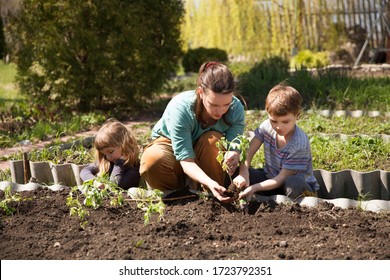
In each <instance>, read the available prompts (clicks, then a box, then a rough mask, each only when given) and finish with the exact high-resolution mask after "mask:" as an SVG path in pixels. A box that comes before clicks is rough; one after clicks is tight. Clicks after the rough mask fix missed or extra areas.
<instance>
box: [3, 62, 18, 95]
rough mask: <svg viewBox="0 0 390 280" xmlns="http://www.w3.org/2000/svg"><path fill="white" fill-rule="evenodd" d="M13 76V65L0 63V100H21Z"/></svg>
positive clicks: (14, 70)
mask: <svg viewBox="0 0 390 280" xmlns="http://www.w3.org/2000/svg"><path fill="white" fill-rule="evenodd" d="M15 75H16V65H15V64H4V63H3V62H1V61H0V100H3V101H4V100H6V101H11V100H16V99H21V98H22V96H21V95H20V94H19V90H18V87H17V84H16V83H15Z"/></svg>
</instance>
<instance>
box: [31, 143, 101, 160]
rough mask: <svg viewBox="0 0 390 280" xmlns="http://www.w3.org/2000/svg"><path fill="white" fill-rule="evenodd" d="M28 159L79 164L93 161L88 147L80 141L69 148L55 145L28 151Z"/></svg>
mask: <svg viewBox="0 0 390 280" xmlns="http://www.w3.org/2000/svg"><path fill="white" fill-rule="evenodd" d="M29 160H31V161H51V162H53V163H54V164H60V163H74V164H80V165H81V164H88V163H91V162H93V160H94V158H93V153H92V150H91V149H90V147H84V146H83V145H82V143H78V144H77V143H75V144H72V146H71V147H70V148H69V149H62V148H61V146H59V145H57V146H52V147H50V148H47V149H46V148H45V149H40V150H32V151H30V152H29Z"/></svg>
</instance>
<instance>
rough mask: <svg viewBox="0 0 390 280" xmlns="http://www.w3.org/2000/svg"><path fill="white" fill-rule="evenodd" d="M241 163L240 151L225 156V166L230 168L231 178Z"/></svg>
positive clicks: (230, 152)
mask: <svg viewBox="0 0 390 280" xmlns="http://www.w3.org/2000/svg"><path fill="white" fill-rule="evenodd" d="M239 161H240V153H239V152H238V151H229V152H227V153H226V154H225V160H224V164H226V165H227V167H228V173H229V175H230V176H232V175H233V174H234V172H235V171H236V169H237V167H238V165H239Z"/></svg>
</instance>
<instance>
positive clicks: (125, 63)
mask: <svg viewBox="0 0 390 280" xmlns="http://www.w3.org/2000/svg"><path fill="white" fill-rule="evenodd" d="M183 12H184V10H183V5H182V2H181V1H178V0H167V1H151V0H149V1H144V0H134V1H121V0H101V1H78V0H24V1H23V2H22V4H21V8H20V11H19V14H18V15H17V16H15V17H14V18H12V19H11V22H10V24H9V25H8V26H9V34H10V37H11V41H12V45H13V46H16V47H15V50H16V51H15V60H16V61H15V62H16V64H17V66H18V77H17V78H18V82H19V86H20V89H21V92H22V93H23V94H25V95H26V96H28V97H29V98H30V99H31V101H33V102H34V103H35V104H37V103H38V104H44V105H45V108H46V110H48V108H50V107H51V108H52V110H55V109H56V108H61V110H64V109H66V108H69V109H72V108H78V109H80V110H82V111H89V110H93V109H96V108H97V109H100V108H104V107H105V106H107V105H108V106H111V107H114V105H118V104H127V105H128V106H131V105H137V104H140V103H141V101H142V100H143V99H144V98H150V97H151V96H152V93H153V92H154V91H156V90H158V89H160V87H161V86H162V85H163V83H164V82H165V81H166V80H167V79H168V78H169V76H170V74H171V73H172V72H174V71H175V70H176V67H177V64H178V59H179V58H180V57H181V55H182V54H181V46H180V41H179V36H180V26H179V24H180V21H181V18H182V15H183Z"/></svg>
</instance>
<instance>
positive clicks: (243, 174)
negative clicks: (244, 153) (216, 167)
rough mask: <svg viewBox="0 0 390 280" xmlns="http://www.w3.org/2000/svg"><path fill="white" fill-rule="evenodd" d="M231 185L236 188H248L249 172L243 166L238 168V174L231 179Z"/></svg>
mask: <svg viewBox="0 0 390 280" xmlns="http://www.w3.org/2000/svg"><path fill="white" fill-rule="evenodd" d="M233 183H234V184H235V185H236V186H237V187H238V188H243V187H248V186H249V170H248V168H244V166H241V168H240V174H239V175H238V176H237V177H236V178H234V179H233Z"/></svg>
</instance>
